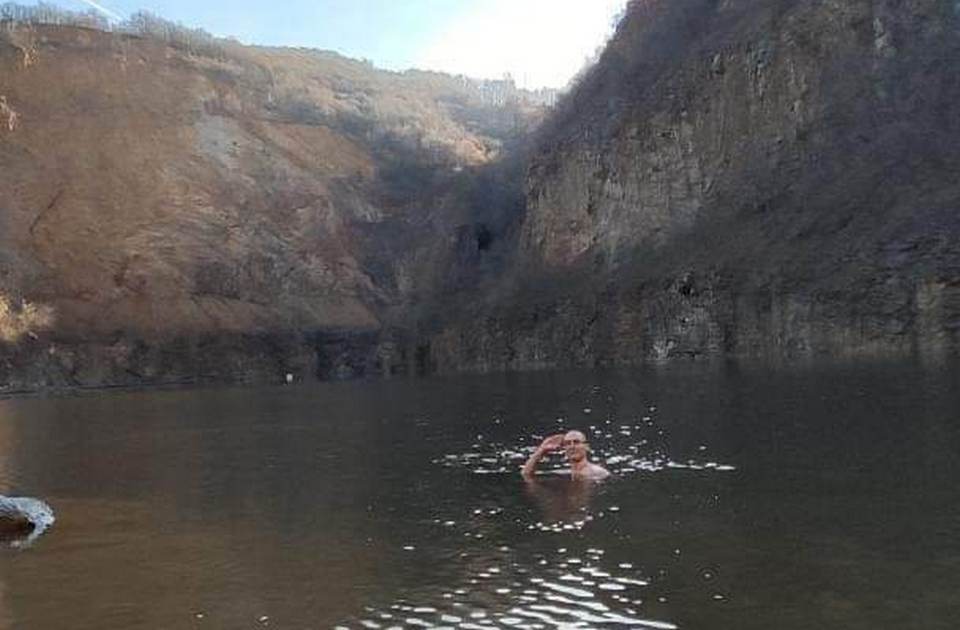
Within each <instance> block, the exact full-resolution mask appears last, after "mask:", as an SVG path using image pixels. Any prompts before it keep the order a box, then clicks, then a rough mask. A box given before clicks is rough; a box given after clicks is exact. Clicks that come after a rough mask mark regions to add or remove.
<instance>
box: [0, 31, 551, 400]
mask: <svg viewBox="0 0 960 630" xmlns="http://www.w3.org/2000/svg"><path fill="white" fill-rule="evenodd" d="M188 44H189V42H183V41H165V40H164V39H162V38H159V37H153V36H149V35H148V36H139V35H134V34H130V33H110V32H104V31H102V30H97V29H92V28H78V27H72V26H57V25H29V24H28V25H22V24H16V23H14V22H9V21H8V22H6V23H2V25H0V123H2V125H0V190H2V191H3V193H2V196H0V303H2V305H4V308H3V309H2V310H0V317H3V318H4V321H3V322H0V324H2V326H0V331H7V332H6V333H5V341H0V346H2V347H0V358H2V359H3V361H0V383H6V384H8V385H9V386H10V387H13V388H16V387H21V386H22V387H32V386H33V385H34V384H37V385H44V384H51V385H71V384H72V385H97V384H112V383H140V382H159V381H165V380H181V379H193V378H195V377H201V378H202V377H210V378H218V379H221V378H244V377H251V378H269V379H278V378H281V377H282V375H283V374H285V373H286V372H293V373H295V374H296V375H300V376H310V375H311V374H312V373H313V372H316V371H317V370H318V369H320V368H318V366H317V361H318V359H317V353H316V349H317V344H320V345H321V346H322V344H323V343H325V341H324V340H325V339H328V338H331V336H332V338H333V339H334V340H335V341H334V342H333V343H334V344H335V346H337V348H336V349H335V350H334V354H337V353H341V351H342V353H343V354H344V356H343V357H338V356H333V357H328V358H327V359H324V360H326V361H327V363H328V364H329V365H327V369H329V370H331V371H332V372H333V373H339V372H343V373H354V372H357V371H361V372H362V371H363V369H364V368H363V365H361V366H360V367H359V368H358V367H357V366H355V365H342V364H343V363H344V362H347V363H349V362H350V361H361V363H364V362H369V361H368V360H367V359H364V358H362V359H356V358H355V357H351V356H350V355H351V352H350V350H349V349H347V350H342V349H339V346H338V344H341V342H342V339H343V338H344V337H346V338H352V337H353V336H356V335H360V337H361V338H363V339H365V340H366V341H364V342H363V343H364V344H367V345H369V343H370V339H378V338H379V336H380V334H381V332H382V331H384V330H389V329H390V328H391V327H392V326H394V325H395V324H398V323H400V324H402V323H404V322H408V321H409V320H410V318H411V317H412V313H415V312H418V311H417V309H416V306H415V305H417V304H421V303H425V302H427V301H429V300H432V299H433V298H432V296H433V295H435V294H436V293H437V292H438V291H443V290H444V287H445V286H449V285H455V284H457V283H458V282H461V280H462V279H461V278H460V276H459V275H457V274H458V273H459V272H458V271H457V269H458V265H457V260H458V259H459V258H462V256H463V253H462V252H460V251H459V250H458V247H461V246H462V245H463V243H459V241H458V239H459V238H460V237H458V235H459V234H464V233H466V234H469V235H472V237H474V238H475V234H474V233H480V232H483V233H485V234H488V236H487V237H484V238H487V239H488V240H490V239H492V238H493V237H492V236H490V235H492V234H495V233H496V232H497V230H498V229H500V227H498V225H499V226H502V224H503V223H504V222H506V221H508V220H509V218H507V217H501V219H496V218H494V220H493V222H492V223H491V222H490V220H486V219H485V221H486V222H485V223H484V222H481V221H478V220H477V219H476V217H474V216H473V213H474V212H475V210H476V208H477V207H478V204H477V203H476V199H475V197H476V196H477V195H479V194H481V192H482V191H479V190H477V188H476V182H478V181H482V180H483V179H484V178H493V179H494V180H497V181H501V180H502V177H501V176H500V175H499V173H500V171H501V170H502V168H503V167H502V166H501V165H500V164H501V162H503V161H504V160H507V159H508V158H509V156H510V155H512V152H513V151H514V150H515V149H516V146H517V145H518V143H519V142H520V139H522V138H523V137H524V135H525V134H526V133H527V132H528V129H529V128H530V126H531V125H533V124H535V123H536V121H537V120H538V119H539V117H541V116H542V111H543V108H542V107H540V106H538V105H536V104H535V103H532V102H528V101H527V100H525V95H524V94H523V93H521V92H519V91H517V90H513V91H512V92H511V91H510V90H507V91H506V92H505V91H504V88H505V87H506V88H512V86H510V85H508V86H504V85H493V84H477V83H474V82H471V81H468V80H465V79H463V78H455V77H450V76H446V75H440V74H435V73H424V72H407V73H400V74H398V73H390V72H385V71H380V70H376V69H374V68H373V67H372V66H370V65H368V64H366V63H363V62H358V61H353V60H349V59H346V58H343V57H340V56H339V55H336V54H333V53H324V52H320V51H309V50H294V49H267V48H253V47H244V46H241V45H239V44H235V43H231V42H227V41H220V40H217V41H215V42H208V43H206V44H205V45H204V46H203V47H195V46H191V45H188ZM493 88H499V91H498V90H496V89H493ZM515 180H516V185H515V186H514V189H515V190H519V179H516V178H515ZM497 221H499V224H497ZM468 245H471V246H472V251H476V250H477V245H476V240H474V241H473V243H472V244H468ZM468 249H469V248H468ZM461 266H462V265H461ZM438 270H443V271H442V272H440V271H438ZM451 274H452V275H451ZM351 343H352V342H351ZM348 345H349V344H348ZM374 345H375V344H374ZM364 351H365V352H371V351H372V350H371V348H365V350H364ZM324 360H321V363H322V362H323V361H324ZM405 360H406V359H404V358H402V357H387V358H386V359H385V361H386V363H388V364H389V363H391V362H393V363H395V362H402V361H405ZM378 369H381V370H383V369H385V370H387V371H389V370H390V369H393V368H392V367H391V366H390V365H388V366H387V367H384V366H380V367H379V368H378Z"/></svg>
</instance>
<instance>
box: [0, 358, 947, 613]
mask: <svg viewBox="0 0 960 630" xmlns="http://www.w3.org/2000/svg"><path fill="white" fill-rule="evenodd" d="M958 392H960V387H958V382H957V380H956V374H951V375H949V376H943V375H935V374H928V373H921V374H920V375H919V376H918V375H917V374H916V373H914V372H911V371H909V370H906V371H905V370H903V369H901V368H899V367H896V368H891V369H889V370H888V369H886V368H882V369H877V370H871V369H863V368H856V369H847V368H842V367H841V368H836V369H826V368H824V369H818V370H814V371H807V372H804V371H796V372H787V373H777V372H767V371H763V370H758V371H754V372H750V371H748V370H718V369H715V368H710V369H705V370H700V369H699V367H697V366H694V367H693V368H690V370H689V371H683V370H680V371H670V370H667V371H662V372H661V371H656V370H654V371H638V372H612V373H603V372H587V373H567V374H564V373H543V374H532V375H504V376H492V377H481V378H473V377H471V378H456V379H432V380H424V381H410V382H403V381H393V382H388V383H382V382H378V383H348V384H339V385H323V386H317V387H293V388H277V389H265V390H262V389H261V390H216V391H188V392H154V393H144V394H119V395H116V394H113V395H98V396H96V397H89V398H80V399H65V400H59V401H50V400H18V401H6V402H0V436H2V437H3V438H4V439H5V440H7V442H6V443H2V442H0V460H2V461H3V462H4V464H3V465H4V466H5V467H6V469H5V471H4V469H3V468H0V481H2V480H3V479H6V480H7V483H8V485H9V487H10V490H11V491H15V492H16V493H17V494H30V495H34V496H39V497H42V498H44V499H46V500H47V501H48V502H49V503H50V504H51V505H53V506H54V507H55V508H56V510H57V517H58V522H57V525H56V527H55V528H53V529H51V530H50V531H49V532H48V534H47V535H45V536H44V537H43V538H42V539H40V540H39V541H38V543H37V544H36V545H35V546H34V547H33V548H31V549H30V550H28V551H26V552H23V553H13V552H10V551H9V550H0V586H2V588H0V629H2V628H3V627H4V624H6V626H8V627H11V628H14V627H16V628H61V627H69V628H71V629H73V630H83V629H87V628H89V629H91V630H92V629H97V630H102V629H106V630H114V629H121V628H122V629H124V630H127V629H131V628H133V629H137V628H143V629H148V628H150V629H152V628H166V627H170V628H179V627H192V628H223V627H263V626H270V627H333V626H335V625H337V624H340V625H342V626H346V627H350V628H356V627H384V628H388V627H403V626H411V625H414V626H416V625H419V626H424V625H429V626H431V627H466V628H471V627H472V628H478V627H493V626H497V627H510V626H513V627H530V628H535V627H553V626H564V625H565V626H567V627H604V626H620V627H624V626H626V627H640V628H642V627H653V628H670V627H673V626H676V627H679V628H710V627H714V628H741V629H752V628H757V629H758V630H759V629H760V628H778V629H783V630H799V629H801V628H803V629H806V628H810V627H818V628H827V629H831V630H832V629H838V630H839V629H841V628H842V629H843V630H850V629H854V630H861V629H863V630H866V629H869V628H877V627H903V628H911V627H915V628H921V627H922V628H937V627H944V628H946V627H952V623H953V620H954V619H955V612H956V610H955V593H956V590H957V589H958V588H960V580H958V579H957V576H958V575H960V542H958V541H960V538H957V537H956V536H955V535H954V532H955V529H956V522H958V520H960V508H958V507H957V506H960V501H958V499H960V497H958V496H957V493H958V488H960V483H957V482H958V481H960V464H958V460H957V459H956V457H955V453H956V452H957V451H958V450H960V430H958V425H957V424H956V422H955V418H956V417H957V413H958V411H960V404H958V396H960V394H958ZM568 428H579V429H582V430H584V431H585V432H586V433H588V436H589V438H590V442H591V443H592V444H593V445H594V447H595V449H596V453H595V455H596V457H597V459H598V461H599V462H600V463H602V464H604V465H606V466H608V467H609V468H610V469H611V470H612V471H613V472H614V473H615V478H613V479H611V480H610V481H608V482H605V483H603V484H599V485H595V486H592V485H587V486H578V485H575V484H572V483H571V481H570V480H569V479H568V478H566V477H565V476H564V475H563V472H564V463H563V459H562V457H557V458H555V459H554V460H553V462H552V465H551V466H550V470H549V471H548V472H549V474H544V475H539V476H537V477H536V479H535V483H534V484H533V485H525V484H524V482H523V480H522V479H521V476H520V474H519V469H520V466H521V465H522V463H523V461H524V460H525V459H526V457H527V455H528V454H529V452H530V449H531V448H533V447H534V446H535V445H536V444H538V443H539V436H542V435H549V434H553V433H557V432H558V431H563V430H567V429H568ZM11 575H16V576H17V579H16V580H15V581H14V580H9V579H7V578H8V576H11ZM905 576H909V579H907V578H905ZM3 580H6V582H5V583H3Z"/></svg>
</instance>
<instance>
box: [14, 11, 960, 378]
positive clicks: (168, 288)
mask: <svg viewBox="0 0 960 630" xmlns="http://www.w3.org/2000/svg"><path fill="white" fill-rule="evenodd" d="M181 44H182V42H181ZM957 67H960V5H957V3H956V2H954V1H953V0H908V1H903V0H899V1H894V0H843V1H842V2H841V1H834V0H822V1H818V2H809V1H801V0H670V1H667V0H634V1H633V2H631V3H630V5H629V7H628V10H627V12H626V15H625V18H624V20H623V21H622V23H621V24H620V25H619V27H618V29H617V32H616V34H615V36H614V38H613V40H612V41H611V42H610V43H609V45H608V46H607V48H606V50H605V52H604V53H603V55H602V56H601V58H600V60H599V62H598V64H597V65H596V66H595V67H593V68H592V69H591V70H590V71H589V72H587V73H586V74H585V75H584V76H583V77H582V78H581V79H580V82H579V85H578V86H577V87H576V88H575V89H574V90H573V91H572V92H571V93H570V94H569V95H567V96H566V97H565V98H564V99H563V100H562V101H561V102H560V103H559V105H558V106H557V108H556V109H555V110H554V111H553V112H552V113H551V114H550V115H549V117H548V118H547V119H546V120H545V121H544V123H543V124H542V125H541V126H539V128H537V124H538V122H539V121H540V119H541V117H542V115H543V110H542V109H541V108H539V107H537V106H535V105H533V104H531V103H532V102H533V101H525V100H524V98H523V97H522V96H523V95H519V94H516V93H514V94H513V95H512V96H511V95H507V96H508V98H506V99H505V98H504V93H503V89H504V88H505V87H509V86H504V85H499V84H497V85H486V86H480V87H478V86H477V85H475V84H470V83H469V82H465V81H463V80H460V79H454V78H452V77H447V76H444V75H438V74H432V73H420V72H408V73H403V74H394V73H387V72H381V71H377V70H375V69H373V68H371V67H370V66H368V65H366V64H364V63H361V62H356V61H351V60H348V59H344V58H342V57H339V56H336V55H333V54H329V53H320V52H316V51H304V50H290V49H284V50H274V49H265V48H250V47H243V46H240V45H236V44H231V43H229V42H215V43H214V44H210V43H209V42H208V43H207V44H205V46H204V48H203V50H201V51H197V50H192V49H191V48H190V47H189V46H186V47H184V46H183V45H175V43H170V42H166V43H164V42H163V41H162V40H158V39H156V38H151V37H137V36H132V35H129V34H119V33H113V34H111V33H105V32H101V31H97V30H92V29H85V28H67V27H19V26H13V27H12V26H11V25H10V24H6V23H5V24H3V25H0V191H2V195H0V387H4V388H6V389H7V390H8V391H9V390H10V389H19V388H28V389H33V388H36V387H44V386H60V385H70V386H78V385H79V386H84V385H92V386H97V385H112V384H130V385H138V384H144V383H157V382H167V381H182V380H190V381H196V380H203V379H210V380H216V381H224V380H232V379H238V378H240V379H256V380H272V381H275V380H277V379H281V378H284V376H285V375H286V374H288V373H289V374H293V375H294V376H295V377H299V378H310V377H313V376H315V375H316V376H319V377H321V378H339V377H347V376H356V375H362V374H383V375H389V374H393V373H398V372H430V371H458V370H500V369H516V368H536V367H551V366H568V365H607V364H633V363H638V362H643V361H649V360H663V359H669V358H672V357H697V356H721V355H722V356H754V357H766V358H774V359H783V358H790V359H795V358H797V357H817V356H824V355H831V356H865V355H867V356H875V355H896V356H907V355H913V356H916V355H919V356H923V357H927V356H941V355H945V354H951V353H955V352H956V350H957V344H958V339H957V334H958V333H957V331H958V329H960V238H958V237H960V215H958V207H957V203H958V202H957V200H958V199H960V178H958V177H957V175H958V173H960V74H958V73H957V72H956V68H957ZM534 129H536V131H535V132H533V130H534ZM531 132H533V136H532V137H533V139H534V141H533V144H532V146H533V149H532V150H531V149H529V146H531V145H530V144H528V141H529V139H530V137H531V135H530V134H531Z"/></svg>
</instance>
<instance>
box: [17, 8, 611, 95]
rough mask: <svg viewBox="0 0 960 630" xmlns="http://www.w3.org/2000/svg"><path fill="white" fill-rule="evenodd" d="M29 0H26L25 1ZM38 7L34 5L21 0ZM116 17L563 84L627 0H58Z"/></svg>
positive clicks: (399, 64) (531, 83)
mask: <svg viewBox="0 0 960 630" xmlns="http://www.w3.org/2000/svg"><path fill="white" fill-rule="evenodd" d="M21 2H24V0H21ZM24 4H35V2H24ZM56 4H59V5H61V6H63V7H65V8H69V9H72V10H78V11H84V10H90V9H94V10H96V11H99V12H101V13H103V14H104V15H106V16H108V17H111V18H114V19H116V18H117V17H118V16H119V17H126V16H128V15H130V14H131V13H133V12H135V11H137V10H140V9H143V10H147V11H150V12H151V13H155V14H157V15H159V16H161V17H164V18H166V19H169V20H173V21H176V22H180V23H182V24H184V25H186V26H190V27H200V28H203V29H205V30H207V31H210V32H211V33H213V34H215V35H220V36H231V37H236V38H237V39H239V40H241V41H243V42H246V43H250V44H261V45H277V46H307V47H311V48H321V49H327V50H336V51H338V52H340V53H342V54H344V55H347V56H349V57H355V58H366V59H370V60H371V61H373V62H374V63H375V64H376V65H377V66H380V67H383V68H389V69H393V70H403V69H406V68H411V67H415V68H423V69H434V70H441V71H444V72H449V73H452V74H466V75H469V76H472V77H477V78H491V79H500V78H502V77H503V75H504V74H506V73H508V72H509V73H510V74H511V75H513V77H514V79H515V80H516V81H517V83H518V84H519V85H520V86H522V87H527V88H537V87H563V86H564V85H565V84H566V83H567V81H569V79H570V78H571V77H572V76H573V75H574V74H575V73H576V72H577V70H579V69H580V68H581V67H582V66H583V64H584V62H585V61H586V60H587V59H588V58H589V57H591V56H592V55H593V53H594V52H595V51H596V50H597V48H598V47H600V46H602V45H603V43H604V42H605V41H606V39H607V37H608V36H609V35H610V33H611V32H612V29H613V21H614V18H615V16H616V15H617V14H618V13H619V12H620V10H621V9H622V8H623V6H624V5H625V4H626V0H285V1H284V2H267V1H266V0H232V1H230V2H226V1H224V0H203V1H200V2H198V1H197V0H56Z"/></svg>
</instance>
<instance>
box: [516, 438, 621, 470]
mask: <svg viewBox="0 0 960 630" xmlns="http://www.w3.org/2000/svg"><path fill="white" fill-rule="evenodd" d="M561 449H562V450H563V453H564V455H565V456H566V458H567V461H568V462H570V476H571V477H572V478H573V479H583V480H591V481H600V480H602V479H606V478H607V477H609V476H610V473H609V472H608V471H607V469H606V468H604V467H603V466H600V465H598V464H594V463H593V462H591V461H590V458H589V456H588V455H589V452H590V446H589V445H588V444H587V437H586V436H585V435H584V434H583V433H581V432H580V431H568V432H566V433H557V434H556V435H551V436H549V437H547V438H546V439H544V440H543V442H541V443H540V446H538V447H537V449H536V450H535V451H534V452H533V454H532V455H530V458H529V459H528V460H527V462H526V463H525V464H524V465H523V470H522V471H521V472H522V474H523V477H524V479H527V480H528V481H529V480H532V479H533V478H534V474H535V472H536V468H537V464H539V463H540V460H542V459H543V458H544V457H545V456H546V455H547V454H548V453H550V452H554V451H557V450H561Z"/></svg>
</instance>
